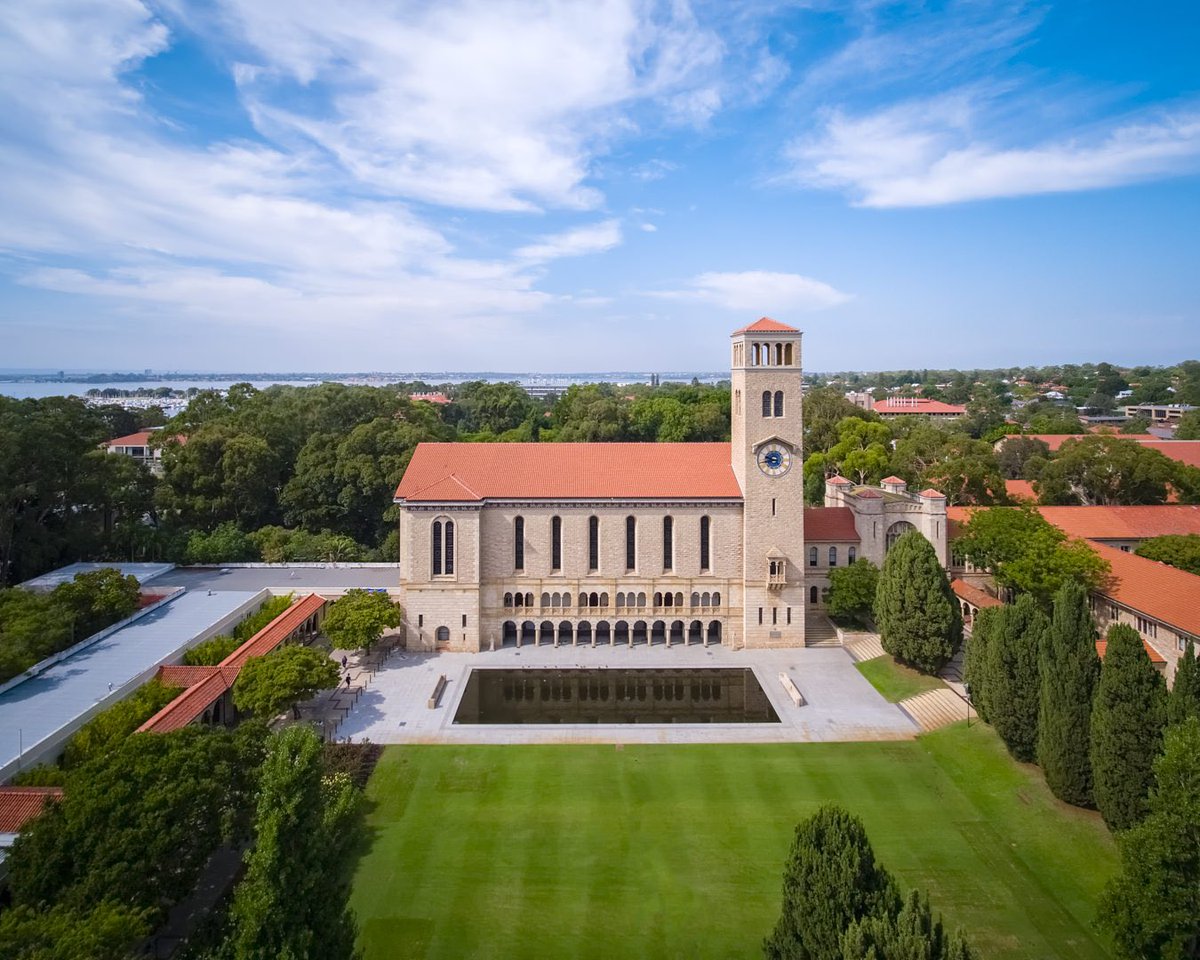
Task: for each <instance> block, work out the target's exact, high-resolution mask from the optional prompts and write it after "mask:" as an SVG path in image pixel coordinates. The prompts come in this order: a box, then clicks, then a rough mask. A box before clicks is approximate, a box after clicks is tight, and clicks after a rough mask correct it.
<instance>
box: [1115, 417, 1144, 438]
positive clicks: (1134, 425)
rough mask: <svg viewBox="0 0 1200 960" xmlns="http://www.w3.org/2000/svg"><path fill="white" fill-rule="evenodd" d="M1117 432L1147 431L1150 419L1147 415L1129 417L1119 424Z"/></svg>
mask: <svg viewBox="0 0 1200 960" xmlns="http://www.w3.org/2000/svg"><path fill="white" fill-rule="evenodd" d="M1117 432H1118V433H1121V434H1140V433H1149V432H1150V420H1149V418H1148V417H1130V418H1129V419H1127V420H1126V421H1125V422H1124V423H1123V424H1121V429H1120V430H1118V431H1117Z"/></svg>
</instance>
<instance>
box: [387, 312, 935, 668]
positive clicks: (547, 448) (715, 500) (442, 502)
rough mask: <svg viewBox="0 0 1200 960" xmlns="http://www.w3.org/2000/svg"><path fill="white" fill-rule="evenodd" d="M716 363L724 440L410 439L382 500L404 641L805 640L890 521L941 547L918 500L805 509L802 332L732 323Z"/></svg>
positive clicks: (832, 498) (876, 554) (844, 498)
mask: <svg viewBox="0 0 1200 960" xmlns="http://www.w3.org/2000/svg"><path fill="white" fill-rule="evenodd" d="M730 370H731V378H730V379H731V398H730V400H731V404H730V407H731V424H730V435H731V442H729V443H526V444H520V443H518V444H481V443H423V444H420V445H418V447H417V449H416V451H415V452H414V454H413V458H412V460H411V462H410V464H409V466H408V469H407V470H406V471H405V474H404V477H403V478H402V480H401V482H400V485H399V487H398V488H397V490H396V497H395V502H396V504H397V505H398V507H399V515H400V518H399V537H400V568H401V584H400V593H401V596H400V601H401V603H402V605H403V608H404V611H405V628H406V633H407V639H408V642H409V644H410V646H416V647H419V648H422V649H458V650H472V651H475V650H486V649H489V648H492V647H500V646H502V645H516V644H532V643H541V644H555V645H558V646H573V645H580V644H581V645H592V644H631V645H638V644H664V645H675V644H685V643H721V644H726V645H731V646H735V647H767V646H803V645H804V644H805V640H806V625H807V623H809V622H812V621H813V619H814V618H815V617H817V616H819V614H820V611H821V610H822V609H823V603H824V590H825V588H826V587H827V586H828V575H829V572H830V570H831V569H832V568H833V567H836V566H838V565H839V564H845V563H851V562H853V561H854V559H856V557H857V556H866V557H869V558H871V559H873V560H875V561H876V562H877V563H881V562H882V558H883V552H884V551H885V550H886V547H887V545H888V544H889V542H890V539H889V538H893V539H894V537H893V535H894V534H895V533H896V531H897V530H898V529H901V527H897V526H896V525H897V524H901V525H902V528H903V529H907V528H908V525H909V524H911V525H914V526H917V527H918V529H921V530H922V532H923V533H925V535H926V536H927V537H929V539H930V540H931V541H932V542H933V543H934V544H935V545H936V544H938V543H941V544H943V545H944V543H945V533H944V526H945V500H944V498H942V499H939V497H940V495H933V496H931V495H930V492H929V491H927V492H926V493H924V494H920V495H917V496H911V495H909V494H907V493H906V492H905V491H904V490H902V489H898V488H894V489H892V490H890V491H877V495H876V496H875V497H873V496H871V495H870V492H869V491H867V490H866V489H865V488H851V487H850V486H849V484H846V486H847V489H846V490H842V489H841V486H842V485H841V484H839V483H833V484H832V486H831V487H830V488H827V495H826V503H827V505H826V506H825V507H815V508H807V509H806V508H805V506H804V476H803V451H802V438H803V423H804V419H803V391H802V368H801V332H800V331H799V330H797V329H795V328H794V327H789V326H787V325H786V324H783V323H779V322H778V321H775V320H771V319H769V318H766V317H764V318H762V319H760V320H758V321H756V322H755V323H752V324H750V325H749V326H747V327H743V328H742V329H740V330H737V331H735V332H734V333H733V334H732V335H731V339H730ZM838 479H839V480H840V478H838ZM939 525H940V527H939ZM806 526H807V527H810V528H811V529H812V531H813V538H812V542H811V543H810V542H809V540H808V538H807V537H806ZM941 552H942V553H944V552H945V549H944V546H943V547H942V548H941ZM941 559H942V560H943V562H944V561H945V557H944V556H943V557H942V558H941Z"/></svg>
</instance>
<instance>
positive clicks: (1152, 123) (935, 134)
mask: <svg viewBox="0 0 1200 960" xmlns="http://www.w3.org/2000/svg"><path fill="white" fill-rule="evenodd" d="M986 113H987V111H986V110H985V109H983V108H981V105H980V104H979V102H978V101H977V99H976V98H975V97H974V96H972V95H971V94H969V93H960V94H955V95H949V96H945V97H941V98H937V99H932V100H922V101H915V102H908V103H904V104H901V105H898V106H894V107H890V108H887V109H885V110H880V111H877V112H874V113H870V114H866V115H862V116H857V117H851V116H847V115H846V114H844V113H842V112H840V111H835V112H833V113H832V114H831V115H830V116H829V117H828V119H827V121H826V123H825V125H824V128H823V130H822V131H821V133H820V134H819V135H818V136H816V137H815V138H808V139H801V140H797V141H795V142H793V143H792V144H791V146H790V147H789V149H788V157H789V159H790V160H791V161H792V163H793V164H794V166H793V171H792V177H793V178H794V179H795V180H796V181H798V182H801V183H804V184H806V185H810V186H817V187H831V188H835V189H844V190H846V191H848V192H849V193H850V194H851V195H852V196H853V197H854V198H855V200H856V202H857V203H859V204H860V205H862V206H867V207H913V206H933V205H939V204H949V203H959V202H963V201H970V200H982V199H988V198H993V197H1017V196H1025V195H1031V194H1041V193H1055V192H1068V191H1077V190H1093V189H1098V188H1104V187H1114V186H1120V185H1123V184H1129V183H1136V182H1139V181H1143V180H1148V179H1152V178H1157V177H1164V176H1172V175H1177V174H1182V173H1188V172H1191V171H1195V170H1197V169H1200V112H1197V111H1181V112H1178V113H1174V114H1171V113H1159V114H1157V115H1154V116H1145V117H1142V118H1139V119H1136V120H1130V121H1127V122H1124V123H1120V124H1112V125H1110V126H1109V127H1108V128H1106V129H1102V130H1099V131H1095V130H1089V131H1081V132H1079V133H1077V134H1073V135H1060V136H1058V137H1055V138H1050V139H1045V140H1043V141H1041V142H1038V143H1034V144H1030V145H1020V146H1018V145H1011V146H1006V145H1004V144H1002V143H1000V142H997V139H998V138H999V137H1000V136H1001V133H997V135H996V137H994V138H988V137H986V136H985V135H984V134H983V133H981V132H980V130H981V128H984V127H986V126H987V116H986Z"/></svg>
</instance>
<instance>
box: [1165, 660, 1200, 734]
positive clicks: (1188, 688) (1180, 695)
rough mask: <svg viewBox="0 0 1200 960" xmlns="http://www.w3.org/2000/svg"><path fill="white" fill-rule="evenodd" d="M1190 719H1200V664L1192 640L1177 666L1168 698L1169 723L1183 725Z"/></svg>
mask: <svg viewBox="0 0 1200 960" xmlns="http://www.w3.org/2000/svg"><path fill="white" fill-rule="evenodd" d="M1188 717H1200V662H1198V661H1197V659H1196V648H1195V646H1193V644H1192V642H1191V641H1190V640H1189V641H1188V645H1187V649H1186V650H1185V651H1184V652H1183V656H1182V657H1180V658H1179V663H1177V664H1176V665H1175V682H1174V684H1172V686H1171V696H1170V697H1168V698H1167V723H1168V724H1174V723H1183V721H1184V720H1186V719H1187V718H1188Z"/></svg>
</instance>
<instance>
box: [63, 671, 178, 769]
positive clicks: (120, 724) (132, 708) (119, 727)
mask: <svg viewBox="0 0 1200 960" xmlns="http://www.w3.org/2000/svg"><path fill="white" fill-rule="evenodd" d="M178 693H179V688H178V687H169V686H167V685H166V684H164V683H163V682H162V681H161V680H159V679H157V678H155V679H153V680H149V681H147V682H146V683H144V684H142V686H140V687H139V688H138V689H137V690H136V691H134V693H133V694H132V695H131V696H129V697H126V698H125V699H124V700H121V701H119V702H117V703H114V704H113V705H112V706H111V707H109V708H108V709H107V710H104V711H103V712H102V713H100V714H98V715H97V716H95V717H93V718H92V719H91V720H89V721H88V722H87V723H85V724H84V725H83V726H82V727H80V728H79V729H78V730H77V731H76V732H75V733H74V734H72V736H71V739H69V740H68V741H67V743H66V746H65V747H63V756H62V765H63V766H64V767H65V768H67V769H68V770H69V769H72V768H74V767H79V766H82V765H83V764H85V763H87V762H88V761H89V760H94V759H96V758H97V757H101V756H103V755H104V754H105V753H107V752H108V751H110V750H112V749H113V748H114V747H116V745H117V744H119V743H121V742H122V741H123V740H125V738H126V737H129V736H132V735H133V733H134V732H135V731H136V730H137V728H138V727H140V726H141V725H142V724H143V723H145V722H146V721H147V720H149V719H150V718H151V717H152V716H154V715H155V714H156V713H158V711H159V710H161V709H162V708H163V707H165V706H166V705H167V704H168V703H170V702H171V701H172V700H174V699H175V696H176V695H177V694H178Z"/></svg>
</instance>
